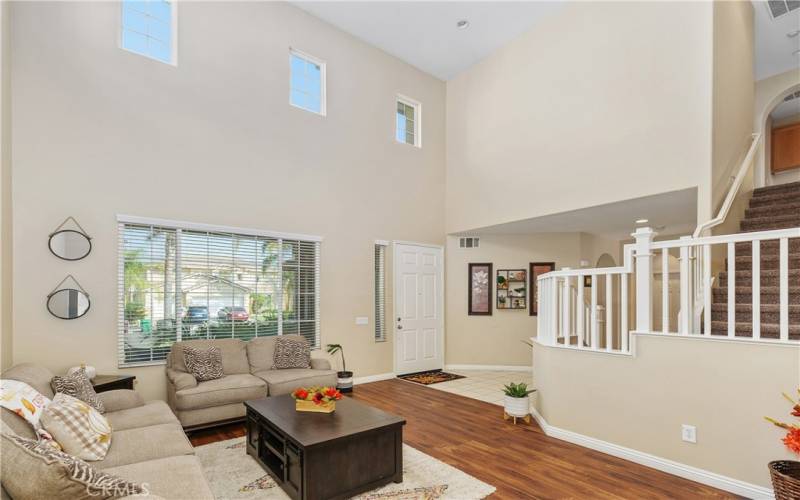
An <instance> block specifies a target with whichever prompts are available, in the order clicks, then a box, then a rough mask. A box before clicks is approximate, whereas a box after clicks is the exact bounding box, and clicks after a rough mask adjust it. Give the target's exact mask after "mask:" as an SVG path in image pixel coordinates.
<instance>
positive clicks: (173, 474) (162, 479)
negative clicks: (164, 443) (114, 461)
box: [105, 455, 214, 500]
mask: <svg viewBox="0 0 800 500" xmlns="http://www.w3.org/2000/svg"><path fill="white" fill-rule="evenodd" d="M105 472H108V473H111V474H114V475H115V476H118V477H122V478H125V479H127V480H130V481H136V482H141V483H143V484H145V485H146V488H147V491H148V492H149V493H151V494H153V495H158V496H160V497H164V498H167V499H174V498H187V499H188V498H191V499H192V500H213V499H214V495H213V494H212V493H211V490H210V489H209V487H208V483H207V482H206V478H205V476H204V475H203V469H202V467H201V466H200V461H199V460H198V459H197V457H195V456H191V455H184V456H179V457H167V458H160V459H157V460H150V461H148V462H141V463H137V464H130V465H123V466H120V467H113V468H111V469H106V470H105Z"/></svg>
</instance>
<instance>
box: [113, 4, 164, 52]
mask: <svg viewBox="0 0 800 500" xmlns="http://www.w3.org/2000/svg"><path fill="white" fill-rule="evenodd" d="M175 21H176V19H175V3H174V2H172V1H167V0H137V1H132V0H123V1H122V36H121V40H120V44H121V46H122V48H123V49H125V50H129V51H131V52H135V53H137V54H140V55H143V56H145V57H149V58H151V59H155V60H157V61H161V62H165V63H168V64H175V59H176V57H175V54H176V50H175V34H176V30H175Z"/></svg>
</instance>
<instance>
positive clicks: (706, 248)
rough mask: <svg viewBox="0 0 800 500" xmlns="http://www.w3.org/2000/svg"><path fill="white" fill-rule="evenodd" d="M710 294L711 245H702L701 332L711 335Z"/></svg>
mask: <svg viewBox="0 0 800 500" xmlns="http://www.w3.org/2000/svg"><path fill="white" fill-rule="evenodd" d="M728 279H730V278H728ZM711 294H712V292H711V245H703V310H704V311H705V314H704V315H703V319H704V321H703V322H704V328H703V330H704V332H703V333H704V334H705V335H711Z"/></svg>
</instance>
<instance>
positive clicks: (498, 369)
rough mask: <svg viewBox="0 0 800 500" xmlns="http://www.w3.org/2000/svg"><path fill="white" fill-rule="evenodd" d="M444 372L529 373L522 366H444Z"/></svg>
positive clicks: (525, 367)
mask: <svg viewBox="0 0 800 500" xmlns="http://www.w3.org/2000/svg"><path fill="white" fill-rule="evenodd" d="M444 369H445V370H485V371H492V372H529V371H531V369H532V368H531V367H530V366H522V365H444Z"/></svg>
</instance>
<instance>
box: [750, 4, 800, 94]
mask: <svg viewBox="0 0 800 500" xmlns="http://www.w3.org/2000/svg"><path fill="white" fill-rule="evenodd" d="M753 10H754V15H755V39H756V40H755V45H756V47H755V58H756V62H755V76H756V80H762V79H764V78H768V77H770V76H773V75H777V74H779V73H784V72H786V71H789V70H791V69H795V70H797V71H800V55H792V52H793V51H795V50H797V49H800V35H799V36H795V37H794V38H789V37H787V36H786V34H787V33H791V32H793V31H796V30H798V29H800V9H797V10H794V11H792V12H789V13H788V14H784V15H783V16H780V17H778V18H777V19H772V16H771V15H770V13H769V8H768V7H767V2H763V1H754V2H753Z"/></svg>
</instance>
